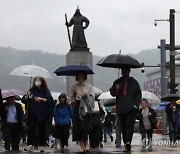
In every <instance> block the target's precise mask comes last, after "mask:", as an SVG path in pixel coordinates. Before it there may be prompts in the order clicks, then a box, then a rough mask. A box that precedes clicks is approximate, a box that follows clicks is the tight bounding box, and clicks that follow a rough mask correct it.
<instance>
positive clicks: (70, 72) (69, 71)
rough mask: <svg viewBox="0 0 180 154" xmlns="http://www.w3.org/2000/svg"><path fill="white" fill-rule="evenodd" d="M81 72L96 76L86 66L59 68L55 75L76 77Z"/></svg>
mask: <svg viewBox="0 0 180 154" xmlns="http://www.w3.org/2000/svg"><path fill="white" fill-rule="evenodd" d="M79 71H83V72H85V73H86V74H87V75H88V74H94V72H93V71H92V70H91V69H90V68H89V67H88V66H86V65H69V66H62V67H59V68H58V69H57V70H56V71H55V72H54V73H55V74H56V75H57V76H76V75H77V73H78V72H79Z"/></svg>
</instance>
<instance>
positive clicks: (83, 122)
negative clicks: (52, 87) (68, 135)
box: [70, 71, 95, 152]
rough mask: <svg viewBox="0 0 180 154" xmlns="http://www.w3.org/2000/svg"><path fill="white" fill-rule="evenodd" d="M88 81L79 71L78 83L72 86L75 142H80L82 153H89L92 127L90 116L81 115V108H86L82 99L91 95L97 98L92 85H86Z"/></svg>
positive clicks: (83, 73) (84, 74)
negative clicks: (89, 136) (89, 135)
mask: <svg viewBox="0 0 180 154" xmlns="http://www.w3.org/2000/svg"><path fill="white" fill-rule="evenodd" d="M86 79H87V74H86V73H85V72H83V71H79V72H78V73H77V75H76V81H77V83H76V84H75V85H73V86H72V88H71V91H70V96H71V99H72V100H75V101H76V105H75V107H74V116H73V140H74V141H79V143H80V146H81V152H84V151H89V145H88V134H89V130H90V127H91V126H90V125H91V124H90V121H91V118H90V115H89V114H85V115H83V116H82V115H80V114H81V113H80V110H81V107H83V106H84V104H82V103H83V101H82V99H83V98H84V97H85V96H86V95H90V96H92V97H93V98H95V93H94V89H93V87H92V86H91V85H89V84H87V83H85V81H86Z"/></svg>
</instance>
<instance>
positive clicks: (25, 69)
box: [10, 65, 53, 78]
mask: <svg viewBox="0 0 180 154" xmlns="http://www.w3.org/2000/svg"><path fill="white" fill-rule="evenodd" d="M10 75H15V76H24V77H31V78H32V77H37V76H41V77H43V78H53V77H52V76H51V74H50V73H49V72H48V71H47V70H46V69H45V68H42V67H39V66H36V65H22V66H19V67H17V68H15V69H14V70H13V71H12V72H11V73H10Z"/></svg>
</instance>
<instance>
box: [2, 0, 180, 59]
mask: <svg viewBox="0 0 180 154" xmlns="http://www.w3.org/2000/svg"><path fill="white" fill-rule="evenodd" d="M77 5H79V7H80V10H81V13H82V14H83V15H84V16H86V17H87V18H88V19H89V20H90V25H89V27H88V29H86V30H85V35H86V39H87V42H88V46H89V48H90V49H91V51H92V52H93V53H94V54H96V55H101V56H105V55H108V54H111V53H118V52H119V50H122V52H123V53H125V54H128V53H138V52H140V51H142V50H145V49H152V48H156V47H157V45H158V44H159V42H160V39H162V38H164V39H167V42H169V23H168V22H160V23H158V26H157V27H155V26H154V19H168V18H169V9H170V8H174V9H175V10H177V11H179V12H177V13H176V44H178V45H180V0H0V46H3V47H13V48H17V49H25V50H31V49H33V50H34V49H39V50H44V51H47V52H51V53H58V54H66V53H67V52H68V50H69V44H68V37H67V31H66V27H65V24H64V23H65V19H64V13H67V15H68V19H70V18H71V17H72V15H73V14H74V12H75V10H76V8H77ZM70 30H71V32H72V28H71V29H70Z"/></svg>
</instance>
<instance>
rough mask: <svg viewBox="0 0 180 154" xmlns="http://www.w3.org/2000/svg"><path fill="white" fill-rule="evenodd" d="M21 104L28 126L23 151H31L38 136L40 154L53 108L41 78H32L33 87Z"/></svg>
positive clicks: (43, 80) (42, 150)
mask: <svg viewBox="0 0 180 154" xmlns="http://www.w3.org/2000/svg"><path fill="white" fill-rule="evenodd" d="M22 102H23V103H25V104H26V109H27V112H28V126H29V132H28V140H27V147H26V148H25V149H24V150H25V151H32V150H33V146H34V145H35V141H36V140H37V138H36V136H37V135H38V138H39V140H38V142H39V146H40V147H41V148H40V152H44V147H45V145H46V122H47V119H48V115H49V112H50V111H51V107H52V106H53V98H52V96H51V93H50V91H49V89H48V86H47V83H46V80H45V79H44V78H43V77H35V78H34V82H33V86H32V87H31V88H30V90H29V91H28V93H27V94H26V95H25V96H24V97H23V98H22Z"/></svg>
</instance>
